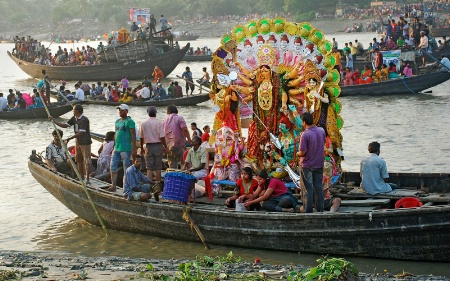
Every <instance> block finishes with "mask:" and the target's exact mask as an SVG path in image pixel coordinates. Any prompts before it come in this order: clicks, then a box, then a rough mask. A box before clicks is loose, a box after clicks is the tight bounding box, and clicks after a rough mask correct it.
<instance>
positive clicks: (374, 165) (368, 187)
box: [360, 141, 397, 195]
mask: <svg viewBox="0 0 450 281" xmlns="http://www.w3.org/2000/svg"><path fill="white" fill-rule="evenodd" d="M368 150H369V153H370V155H369V156H367V157H366V158H365V159H363V160H362V161H361V165H360V174H361V179H362V180H361V187H362V188H363V189H364V191H365V192H367V193H369V194H372V195H375V194H378V193H384V192H389V191H392V189H393V188H397V185H395V184H392V183H387V180H388V179H389V174H388V171H387V166H386V161H384V160H383V159H381V158H380V156H379V155H380V143H378V142H376V141H374V142H371V143H369V148H368Z"/></svg>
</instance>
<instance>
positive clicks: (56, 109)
mask: <svg viewBox="0 0 450 281" xmlns="http://www.w3.org/2000/svg"><path fill="white" fill-rule="evenodd" d="M76 103H79V102H73V103H72V104H66V103H64V104H63V103H52V104H49V105H48V106H47V107H48V110H49V111H50V114H51V115H52V116H53V117H58V116H61V115H64V114H66V113H68V112H70V111H72V109H73V106H72V105H73V104H76ZM47 117H48V114H47V111H45V108H44V107H38V108H33V109H20V110H11V111H0V119H37V118H47Z"/></svg>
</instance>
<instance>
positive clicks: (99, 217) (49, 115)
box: [43, 102, 109, 236]
mask: <svg viewBox="0 0 450 281" xmlns="http://www.w3.org/2000/svg"><path fill="white" fill-rule="evenodd" d="M43 104H44V108H45V111H47V114H48V117H49V118H52V119H51V122H52V125H53V128H54V129H55V132H56V134H57V135H58V138H59V139H60V141H61V145H62V147H63V149H64V151H65V153H66V155H67V157H68V159H69V161H70V165H71V166H72V168H73V170H74V171H75V174H76V175H77V177H78V180H79V181H80V182H81V186H83V189H84V192H85V193H86V196H87V198H88V199H89V202H90V203H91V205H92V208H93V209H94V212H95V214H96V216H97V218H98V220H99V221H100V224H101V225H102V228H103V231H105V234H106V236H109V232H108V229H106V226H105V223H104V222H103V219H102V217H101V216H100V213H99V212H98V210H97V207H96V206H95V204H94V201H92V198H91V195H90V194H89V191H88V189H87V187H86V184H85V183H84V181H83V178H82V177H81V174H80V171H78V168H77V165H76V164H75V162H74V161H73V159H72V155H71V154H70V152H69V150H68V149H67V146H66V144H65V143H64V141H63V139H62V136H61V135H60V133H59V129H58V128H57V127H56V124H55V121H53V117H52V115H51V114H50V111H49V110H48V107H47V105H46V104H45V102H44V103H43Z"/></svg>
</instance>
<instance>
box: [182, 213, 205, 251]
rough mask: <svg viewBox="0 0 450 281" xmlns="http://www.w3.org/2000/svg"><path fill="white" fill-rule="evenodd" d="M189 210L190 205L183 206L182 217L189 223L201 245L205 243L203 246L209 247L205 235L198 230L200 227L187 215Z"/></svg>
mask: <svg viewBox="0 0 450 281" xmlns="http://www.w3.org/2000/svg"><path fill="white" fill-rule="evenodd" d="M190 211H191V207H190V206H185V207H183V219H184V220H185V221H186V222H187V223H188V224H189V226H190V227H191V229H194V230H195V232H196V233H197V235H198V238H200V240H201V241H202V243H203V245H205V247H206V248H207V249H211V247H210V246H209V245H208V243H207V242H206V240H205V237H204V236H203V234H202V232H201V231H200V229H199V228H198V226H197V225H196V224H195V222H194V220H193V219H192V217H191V216H190V215H189V212H190Z"/></svg>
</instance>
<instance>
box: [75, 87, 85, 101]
mask: <svg viewBox="0 0 450 281" xmlns="http://www.w3.org/2000/svg"><path fill="white" fill-rule="evenodd" d="M75 99H76V100H81V101H84V91H83V90H82V89H81V88H78V89H77V90H76V92H75Z"/></svg>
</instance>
